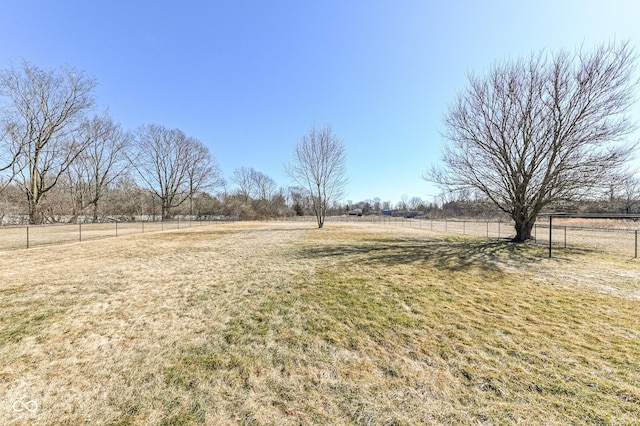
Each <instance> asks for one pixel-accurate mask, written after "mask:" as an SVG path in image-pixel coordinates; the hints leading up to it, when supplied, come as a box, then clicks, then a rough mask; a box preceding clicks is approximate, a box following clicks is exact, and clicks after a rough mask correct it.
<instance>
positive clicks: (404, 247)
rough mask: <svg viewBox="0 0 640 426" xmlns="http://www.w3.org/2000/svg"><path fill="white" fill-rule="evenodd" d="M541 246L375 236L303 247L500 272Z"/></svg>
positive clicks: (538, 256)
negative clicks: (377, 237)
mask: <svg viewBox="0 0 640 426" xmlns="http://www.w3.org/2000/svg"><path fill="white" fill-rule="evenodd" d="M546 253H547V252H546V249H545V248H544V247H543V246H539V245H535V244H530V243H525V244H516V243H513V242H511V241H509V240H472V239H469V240H458V239H444V240H436V239H433V240H423V239H406V238H403V239H393V238H389V239H381V240H380V239H376V240H362V241H354V242H349V243H346V244H345V243H341V244H332V245H318V246H314V247H309V248H306V249H304V250H303V251H302V253H301V255H302V256H303V257H305V258H313V259H319V258H335V257H340V258H344V261H345V262H354V263H359V264H364V265H378V266H380V265H383V266H395V265H407V264H424V265H425V266H427V265H428V266H430V267H435V268H437V269H440V270H443V271H451V272H454V271H468V270H471V269H478V270H481V271H485V272H501V270H502V267H504V266H510V267H517V266H518V265H523V266H524V265H528V264H532V263H537V262H540V261H542V260H544V259H546V258H547V256H546Z"/></svg>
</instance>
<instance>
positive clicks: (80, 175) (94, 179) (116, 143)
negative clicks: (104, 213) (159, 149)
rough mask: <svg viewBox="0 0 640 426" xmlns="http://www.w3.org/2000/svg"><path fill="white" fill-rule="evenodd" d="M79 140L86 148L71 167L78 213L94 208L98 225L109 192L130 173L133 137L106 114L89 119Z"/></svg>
mask: <svg viewBox="0 0 640 426" xmlns="http://www.w3.org/2000/svg"><path fill="white" fill-rule="evenodd" d="M78 138H79V139H82V140H83V143H84V144H86V148H85V150H84V151H83V152H82V153H81V154H80V155H79V156H78V158H77V159H76V161H75V162H74V163H73V164H72V165H71V167H70V168H69V177H70V179H69V180H70V182H71V183H72V188H73V191H72V193H73V194H74V197H73V198H74V205H75V208H74V213H76V214H77V213H80V212H82V211H83V210H84V209H86V208H89V207H90V208H91V210H92V215H93V221H94V222H95V221H97V219H98V213H99V210H100V209H99V205H100V201H101V200H102V199H103V198H104V196H105V194H106V193H107V189H108V188H109V187H110V186H111V185H113V183H114V182H116V180H117V179H119V178H120V176H121V175H122V174H123V173H125V172H126V171H127V168H128V166H129V162H128V158H127V155H128V150H129V147H130V142H131V136H130V135H129V134H128V133H126V132H124V131H123V130H122V128H121V127H120V125H119V124H117V123H116V122H115V121H114V120H113V119H112V118H111V117H110V116H109V115H107V114H103V115H101V116H94V117H92V118H90V119H87V120H85V121H84V122H83V123H82V125H81V126H80V129H79V131H78Z"/></svg>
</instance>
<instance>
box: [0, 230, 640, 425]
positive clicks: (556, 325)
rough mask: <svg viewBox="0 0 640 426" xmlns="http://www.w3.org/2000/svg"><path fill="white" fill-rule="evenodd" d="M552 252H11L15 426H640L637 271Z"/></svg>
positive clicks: (273, 243)
mask: <svg viewBox="0 0 640 426" xmlns="http://www.w3.org/2000/svg"><path fill="white" fill-rule="evenodd" d="M554 256H556V257H554V258H553V259H547V258H546V249H545V247H541V246H536V245H518V246H514V245H511V244H509V243H506V242H501V241H489V240H486V239H484V240H476V239H472V238H470V237H466V236H446V235H443V234H441V233H436V232H433V233H432V232H430V231H428V230H424V229H411V228H400V227H386V226H382V225H381V226H376V227H371V226H369V227H366V225H365V226H360V225H358V224H356V223H351V224H337V223H329V224H327V226H326V228H325V229H322V230H318V229H313V225H312V224H305V223H298V224H296V223H289V224H282V223H280V224H277V223H270V224H258V223H232V224H226V225H212V226H204V227H197V228H188V229H180V230H171V231H165V232H157V233H149V234H141V235H130V236H124V237H123V238H120V237H119V238H114V239H106V240H96V241H85V242H82V243H70V244H65V245H59V246H49V247H36V248H32V249H29V250H15V251H11V252H7V253H5V254H4V255H3V258H2V259H0V359H1V360H2V364H1V365H0V424H41V425H60V424H70V425H79V424H87V425H89V424H91V425H95V424H121V425H125V424H139V425H147V424H154V425H155V424H166V425H170V424H171V425H176V424H212V425H218V424H222V425H224V424H269V425H298V424H334V425H341V424H363V425H367V424H375V425H410V424H435V425H439V424H455V425H459V424H462V425H465V424H467V425H512V424H523V425H531V424H547V425H564V424H596V425H608V424H614V425H618V424H619V425H623V424H638V422H639V421H640V420H639V419H640V309H638V308H639V305H640V264H639V263H638V261H635V260H632V259H628V258H620V257H619V256H617V257H614V256H608V255H605V254H602V253H595V252H590V251H587V250H561V251H558V252H556V253H555V254H554ZM27 408H28V409H30V410H31V411H29V410H27Z"/></svg>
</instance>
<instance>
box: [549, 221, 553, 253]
mask: <svg viewBox="0 0 640 426" xmlns="http://www.w3.org/2000/svg"><path fill="white" fill-rule="evenodd" d="M552 229H553V216H551V215H549V259H551V240H552V238H553V234H552V232H551V230H552Z"/></svg>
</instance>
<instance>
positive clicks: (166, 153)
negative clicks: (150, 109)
mask: <svg viewBox="0 0 640 426" xmlns="http://www.w3.org/2000/svg"><path fill="white" fill-rule="evenodd" d="M134 146H135V148H134V150H135V154H134V155H135V157H134V158H133V159H132V166H133V168H134V169H135V170H136V171H137V172H138V175H139V176H140V178H141V180H142V181H143V182H144V184H145V186H146V187H147V188H148V189H149V190H150V191H151V193H152V194H155V196H157V197H158V198H159V199H160V201H161V203H162V217H163V218H164V219H168V218H170V217H171V209H173V208H174V207H178V206H180V205H181V204H182V203H184V202H185V201H186V200H188V199H190V196H191V195H193V194H195V193H196V192H198V191H200V190H204V189H206V188H209V187H211V186H212V185H214V184H217V183H218V182H219V178H220V170H219V167H218V165H217V163H216V161H215V160H214V159H213V157H212V156H211V154H210V152H209V150H208V149H207V148H206V146H204V145H203V144H202V142H200V141H199V140H197V139H195V138H192V137H188V136H187V135H185V134H184V132H182V131H181V130H178V129H167V128H166V127H164V126H159V125H155V124H151V125H146V126H142V127H140V128H139V129H138V130H137V131H136V134H135V138H134Z"/></svg>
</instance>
